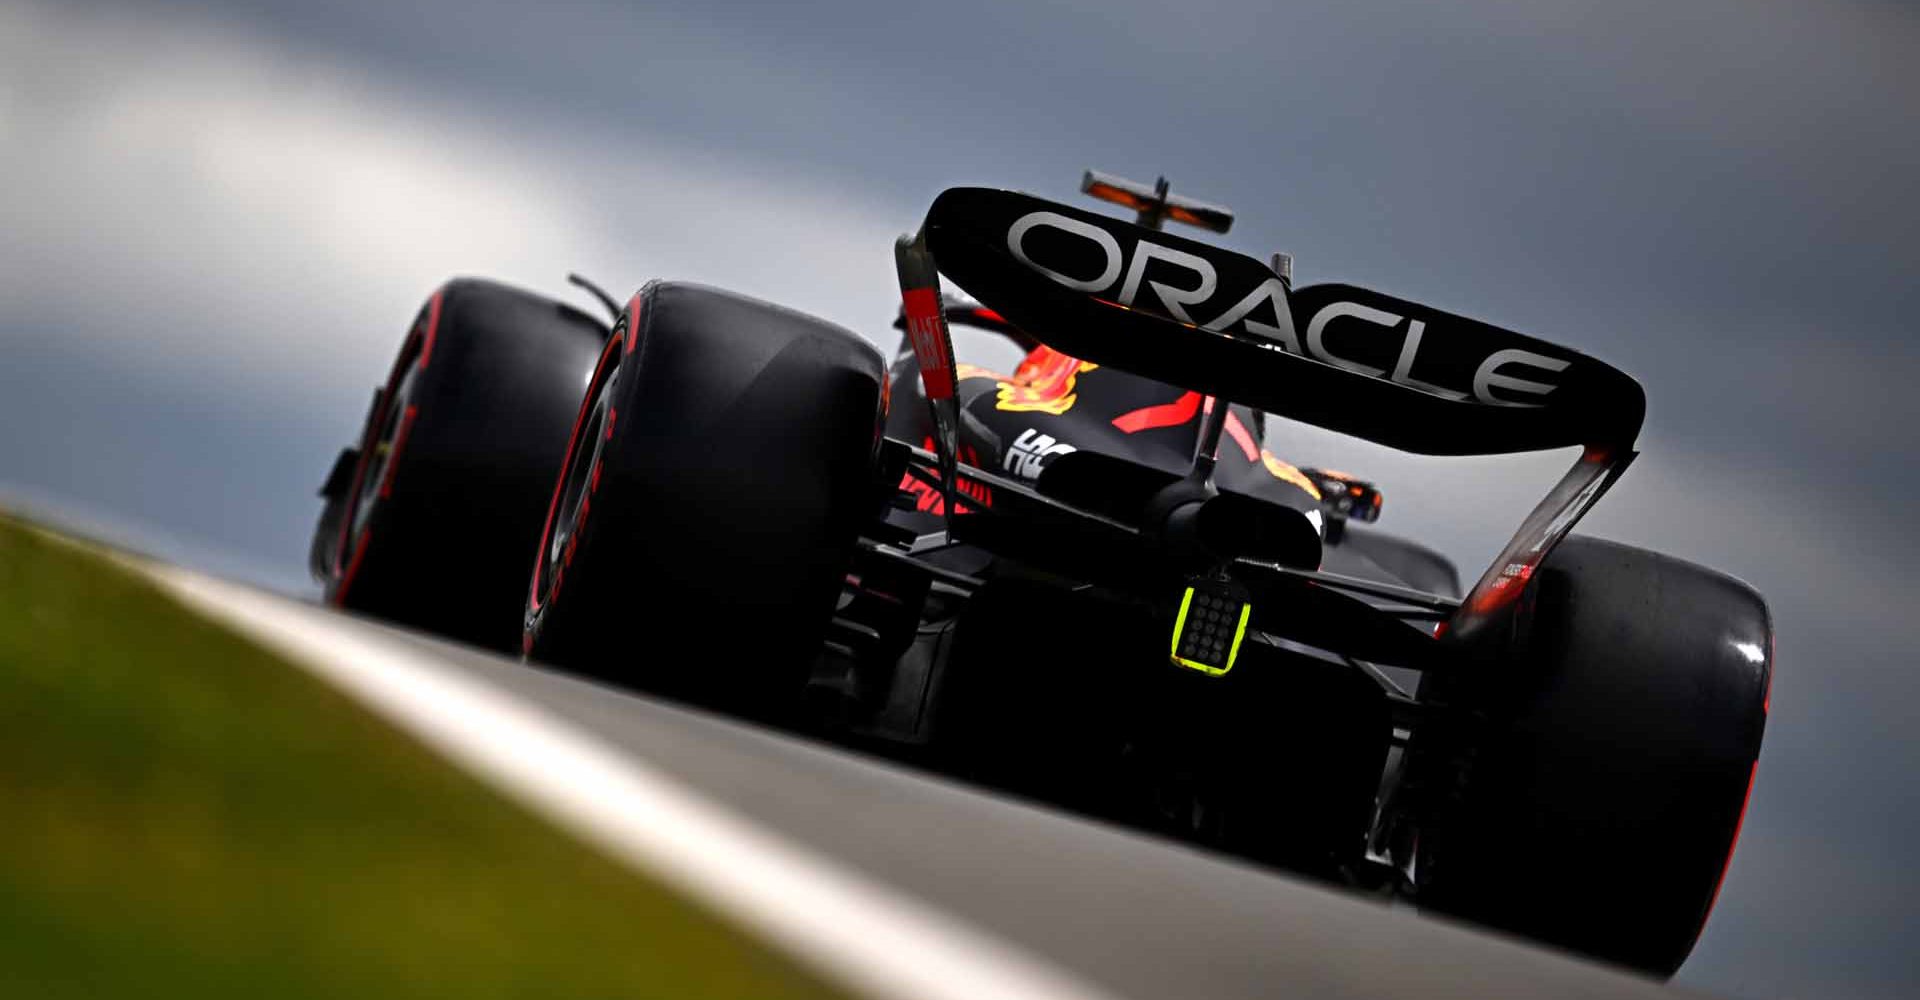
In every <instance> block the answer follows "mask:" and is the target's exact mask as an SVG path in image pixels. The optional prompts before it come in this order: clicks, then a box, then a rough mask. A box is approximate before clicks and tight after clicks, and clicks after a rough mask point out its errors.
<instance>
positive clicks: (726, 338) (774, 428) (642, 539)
mask: <svg viewBox="0 0 1920 1000" xmlns="http://www.w3.org/2000/svg"><path fill="white" fill-rule="evenodd" d="M884 371H885V369H884V366H883V364H882V362H881V358H880V354H879V352H878V351H876V350H875V349H874V348H873V347H872V346H871V345H870V344H868V343H867V342H866V341H864V340H862V339H860V338H859V337H857V336H855V335H854V334H852V333H849V332H847V331H846V330H843V329H841V328H839V327H837V326H833V325H831V324H829V323H825V322H822V321H820V320H817V319H813V318H811V317H808V316H804V315H801V314H799V313H796V312H791V311H789V310H786V309H782V308H779V307H777V306H772V305H769V304H767V303H764V302H759V301H756V300H754V299H749V298H746V297H743V296H739V295H734V294H731V293H728V292H724V291H721V290H719V289H714V288H706V287H702V286H699V285H687V284H676V283H663V282H655V283H653V284H650V285H648V286H646V287H645V288H643V289H641V291H640V293H639V294H638V295H636V296H634V298H633V301H632V302H631V303H629V304H628V306H627V309H626V311H625V313H624V314H623V315H622V316H621V318H620V320H619V322H618V323H616V324H615V326H614V333H613V337H612V339H610V340H609V341H608V342H607V345H606V347H605V349H604V350H603V351H602V353H601V356H600V360H599V363H598V364H597V365H596V366H595V369H594V372H593V376H592V378H591V380H590V381H589V383H588V387H587V395H586V399H585V400H584V401H583V403H582V405H581V408H580V412H579V415H578V418H577V419H576V421H575V425H574V432H573V435H572V441H571V443H570V444H569V445H568V447H567V458H566V463H565V465H564V467H563V468H562V471H561V473H560V476H559V482H558V483H557V485H556V486H555V487H554V490H553V494H552V499H551V501H550V503H549V505H548V514H547V524H546V528H545V530H544V532H543V534H542V537H541V541H540V546H539V561H538V565H537V566H536V567H535V569H534V575H533V580H532V584H531V586H530V587H529V588H528V593H527V602H526V616H525V633H524V648H525V651H526V653H527V655H528V656H529V657H530V658H532V659H535V660H539V661H542V662H546V663H551V664H554V665H556V666H560V667H564V668H566V669H569V670H573V671H577V672H580V673H586V674H591V675H594V676H598V677H602V678H605V679H608V680H611V681H614V682H616V683H620V684H624V685H629V686H634V687H639V688H644V689H647V690H651V691H655V692H658V693H663V694H668V695H671V696H674V697H679V698H684V699H689V700H694V701H700V702H703V703H707V704H711V705H715V706H719V707H724V708H726V709H728V710H730V711H734V712H740V713H745V714H753V715H759V716H779V715H783V714H785V713H787V712H789V711H790V710H791V709H792V708H793V707H794V706H795V705H797V703H798V701H799V697H800V695H801V692H802V690H803V688H804V685H805V681H806V678H807V676H808V672H809V670H810V668H811V665H812V661H813V659H814V657H815V654H816V653H817V652H818V650H819V645H820V641H821V639H822V636H823V634H824V632H825V629H826V626H827V624H828V622H829V620H830V619H831V616H832V614H833V607H834V602H835V600H836V599H837V597H838V596H839V592H840V586H841V583H842V581H843V578H844V575H845V572H846V566H847V561H848V555H849V553H850V551H851V549H852V545H853V542H854V538H855V535H856V533H857V531H858V528H859V525H860V522H861V520H862V518H863V516H864V515H866V514H869V513H871V511H870V510H869V509H868V508H870V507H872V506H873V504H872V500H873V497H874V496H875V491H874V490H873V488H872V482H871V480H872V467H873V456H874V454H875V445H876V443H877V441H878V429H879V426H880V421H881V419H882V418H883V416H884V413H883V410H882V406H883V403H882V391H881V386H882V383H883V380H884Z"/></svg>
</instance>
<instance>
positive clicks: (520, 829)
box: [0, 518, 836, 1000]
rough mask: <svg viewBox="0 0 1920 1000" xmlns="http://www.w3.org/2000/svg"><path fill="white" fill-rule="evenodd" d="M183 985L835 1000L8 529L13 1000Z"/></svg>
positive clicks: (127, 586) (310, 684)
mask: <svg viewBox="0 0 1920 1000" xmlns="http://www.w3.org/2000/svg"><path fill="white" fill-rule="evenodd" d="M173 995H179V996H193V997H196V998H202V1000H215V998H223V997H246V998H248V1000H258V998H262V997H272V998H283V1000H292V998H305V997H349V996H350V997H356V998H360V997H380V998H404V997H416V996H417V997H436V998H442V997H460V998H489V997H543V998H544V997H662V998H666V997H672V998H690V997H768V998H782V997H824V996H832V995H836V994H835V993H834V992H833V991H831V990H829V989H828V988H826V987H825V986H823V985H821V984H820V983H819V982H818V981H817V980H815V979H813V978H812V977H811V976H810V975H809V974H807V973H806V972H804V971H802V970H799V969H797V968H796V967H794V966H793V965H792V964H791V963H790V962H788V961H787V960H786V959H784V958H783V957H781V956H778V955H775V954H772V953H770V952H769V951H767V950H766V949H765V948H763V947H762V946H760V945H758V944H756V943H754V942H752V941H751V940H749V939H747V938H746V937H744V936H742V935H741V934H740V933H738V932H736V931H735V930H733V929H732V928H730V927H728V926H726V925H724V924H722V923H721V922H719V921H717V920H716V919H714V918H713V917H711V916H710V915H708V914H707V913H705V912H704V911H702V910H700V909H699V908H697V907H695V906H692V905H690V904H688V903H687V902H685V901H684V900H682V899H680V898H679V897H677V896H675V895H674V894H673V893H672V892H670V891H669V890H666V889H664V888H662V887H661V886H659V885H656V884H654V883H652V882H650V881H648V880H647V879H645V878H642V877H640V876H637V875H635V874H634V873H632V872H631V871H629V870H627V869H625V868H622V867H620V866H618V865H616V864H614V863H613V862H612V861H610V860H607V859H606V858H604V857H602V856H600V855H599V854H596V853H594V852H592V851H591V850H589V849H587V848H585V847H583V846H582V845H580V844H578V843H577V842H575V841H573V840H571V839H569V838H568V837H566V836H565V835H563V834H561V833H559V832H557V831H556V830H554V829H553V828H551V827H549V826H547V825H546V824H545V823H543V822H542V821H541V820H539V819H538V818H537V817H534V816H533V815H531V814H529V813H527V812H525V811H523V810H522V809H521V808H519V807H518V806H517V805H514V804H512V803H510V802H507V801H506V800H504V799H502V798H500V797H499V796H497V795H496V794H495V793H493V792H492V791H491V790H489V789H488V788H486V787H485V786H484V785H482V784H480V783H479V782H478V781H476V780H475V779H473V778H471V777H469V776H467V775H466V774H464V773H462V772H460V771H457V770H455V769H454V768H453V767H451V766H450V765H448V764H447V763H445V762H444V761H442V760H441V759H439V758H438V757H436V756H434V755H433V754H431V753H430V752H429V751H427V750H425V749H424V748H422V747H421V746H419V745H418V744H416V743H414V742H413V741H411V740H410V739H408V738H407V737H405V736H404V735H402V734H400V733H398V732H396V731H395V730H393V729H391V728H389V727H388V726H387V725H385V724H384V723H382V722H381V721H379V720H378V719H376V718H374V717H373V716H371V715H369V714H368V713H367V712H365V711H364V710H362V709H361V708H360V707H359V706H357V705H355V704H354V703H352V702H351V701H349V700H347V699H346V698H345V697H344V696H342V695H340V694H339V693H337V692H335V691H334V690H332V689H331V688H329V687H327V686H325V685H324V684H322V683H321V682H319V681H317V680H315V679H313V678H312V677H310V676H309V675H307V674H306V673H304V672H302V671H300V670H298V669H296V668H294V667H292V666H290V665H288V664H286V663H285V662H283V661H281V660H279V659H277V658H276V657H275V656H273V655H271V654H269V653H267V652H265V651H263V650H261V649H260V648H258V647H256V646H254V645H252V644H250V643H248V642H246V641H244V640H242V639H239V638H237V637H235V636H234V635H233V634H231V633H229V632H226V631H224V630H223V629H221V628H219V627H217V626H214V625H212V624H210V623H208V622H206V621H204V620H202V619H200V618H197V617H195V616H194V615H193V614H191V613H190V612H188V611H186V610H185V609H183V608H181V607H180V606H179V605H177V604H175V603H174V602H173V601H171V600H170V599H168V598H167V597H166V596H164V595H163V594H161V593H160V592H158V591H157V590H155V589H154V588H153V587H152V586H150V585H148V584H147V583H146V582H145V581H143V580H140V579H138V578H137V577H135V576H133V575H131V574H129V573H128V572H126V571H125V570H123V569H122V568H121V567H119V566H116V565H114V564H112V563H110V562H108V561H106V560H104V559H102V558H100V557H98V556H96V555H93V554H91V553H89V552H85V551H81V550H78V549H76V548H73V547H71V546H67V545H63V544H60V543H59V542H57V541H54V540H51V539H48V538H46V537H44V536H41V535H39V534H37V533H35V532H33V531H30V530H28V529H26V528H24V527H23V526H21V525H19V524H17V523H12V522H9V521H7V520H6V519H4V518H0V996H7V997H35V998H41V1000H51V998H60V997H87V998H95V997H156V996H173Z"/></svg>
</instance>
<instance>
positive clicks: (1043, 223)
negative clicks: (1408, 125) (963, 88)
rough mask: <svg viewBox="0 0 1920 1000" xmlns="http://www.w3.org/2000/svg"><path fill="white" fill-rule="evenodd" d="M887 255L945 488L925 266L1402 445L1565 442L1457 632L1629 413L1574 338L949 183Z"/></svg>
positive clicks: (1479, 620)
mask: <svg viewBox="0 0 1920 1000" xmlns="http://www.w3.org/2000/svg"><path fill="white" fill-rule="evenodd" d="M1156 194H1157V195H1158V196H1159V198H1161V199H1162V200H1164V199H1165V198H1166V192H1165V191H1164V190H1157V191H1156ZM1107 200H1118V199H1114V198H1109V199H1107ZM1221 211H1222V212H1223V213H1224V210H1221ZM1228 218H1230V216H1228ZM1222 228H1224V227H1222ZM896 257H897V261H898V264H899V268H900V279H901V289H902V294H903V298H904V301H905V307H906V310H905V311H906V318H907V326H908V333H909V339H910V340H911V341H912V343H913V346H914V349H915V353H916V355H917V356H918V357H919V360H920V364H921V371H922V375H923V380H924V381H925V383H926V385H927V394H928V396H929V399H930V401H931V402H932V404H933V406H934V410H935V414H934V416H935V423H936V427H938V428H940V430H941V434H940V437H941V439H942V442H941V443H942V445H943V447H942V448H941V449H940V450H941V451H942V452H943V454H942V456H941V457H942V465H943V472H944V473H945V474H946V477H947V479H948V483H949V484H951V482H952V479H951V477H952V469H953V464H952V463H953V458H952V455H951V452H950V450H949V448H950V443H951V437H952V434H951V430H950V428H952V427H953V422H954V420H955V419H956V418H957V413H954V412H952V410H953V408H954V400H953V399H952V367H953V359H952V346H951V342H950V340H949V339H948V337H947V333H946V323H945V317H944V315H943V312H942V309H941V305H940V297H939V280H938V277H939V275H945V276H946V277H947V278H949V279H950V280H952V281H953V282H954V283H955V284H957V285H959V286H960V287H961V288H963V289H965V290H966V291H967V292H968V293H969V294H971V295H973V296H975V297H976V298H978V299H979V300H980V301H981V302H982V303H984V304H985V305H986V306H988V307H989V308H991V309H992V310H994V311H995V312H997V313H999V314H1000V315H1001V316H1004V317H1005V318H1006V320H1007V321H1008V322H1010V323H1012V324H1013V325H1014V326H1016V327H1018V328H1020V329H1021V330H1023V331H1025V332H1026V333H1028V334H1029V335H1031V336H1033V337H1034V338H1036V339H1038V340H1040V341H1041V342H1043V343H1046V344H1048V345H1049V346H1052V347H1055V348H1057V349H1059V350H1061V351H1064V352H1066V353H1068V354H1071V355H1074V356H1076V357H1080V358H1084V359H1086V360H1088V361H1092V362H1096V363H1099V364H1104V365H1111V366H1113V367H1116V368H1121V369H1125V370H1129V371H1133V372H1136V373H1139V374H1142V375H1147V376H1149V377H1152V378H1154V379H1157V380H1160V381H1165V382H1169V383H1172V384H1175V385H1178V386H1181V387H1183V388H1186V389H1192V390H1197V391H1199V392H1202V393H1205V394H1207V395H1211V396H1216V397H1219V398H1221V399H1224V400H1229V401H1232V402H1236V403H1243V404H1246V405H1248V406H1251V407H1254V408H1256V409H1261V410H1265V411H1268V412H1270V413H1274V414H1277V415H1280V416H1283V417H1288V418H1291V419H1295V420H1300V421H1303V422H1305V423H1310V424H1315V425H1317V426H1320V427H1325V428H1327V429H1329V430H1334V431H1339V432H1342V433H1346V434H1352V435H1355V436H1357V437H1363V438H1366V439H1368V440H1371V441H1375V442H1378V443H1380V444H1384V445H1387V446H1389V447H1393V448H1397V449H1399V450H1402V451H1409V452H1415V453H1419V454H1427V455H1485V454H1500V453H1509V452H1521V451H1538V450H1544V449H1549V448H1560V447H1567V446H1572V445H1580V446H1582V454H1581V458H1580V459H1579V461H1577V462H1576V463H1575V464H1574V466H1573V468H1572V469H1570V470H1568V472H1567V474H1566V475H1565V476H1564V477H1563V478H1562V479H1561V481H1560V482H1559V483H1558V484H1557V485H1555V487H1554V488H1553V489H1552V490H1551V491H1550V492H1549V493H1548V495H1547V497H1546V498H1545V499H1543V500H1542V501H1541V503H1540V505H1539V506H1538V507H1536V508H1535V509H1534V511H1533V512H1532V514H1530V515H1529V516H1528V518H1527V520H1526V521H1525V522H1524V523H1523V524H1522V525H1521V528H1520V531H1519V532H1518V533H1517V534H1516V535H1515V536H1514V538H1513V540H1512V541H1511V542H1510V543H1509V544H1508V545H1507V547H1506V549H1505V550H1503V551H1502V552H1501V554H1500V557H1499V558H1498V559H1497V560H1496V561H1495V563H1494V565H1493V566H1492V567H1490V568H1489V569H1488V570H1487V572H1486V573H1485V574H1484V575H1483V576H1482V577H1481V578H1480V581H1479V582H1478V583H1477V584H1476V585H1475V586H1474V588H1473V590H1472V591H1471V592H1470V593H1469V594H1468V595H1467V598H1466V600H1465V601H1464V602H1463V604H1462V605H1461V608H1460V610H1459V611H1458V612H1457V613H1456V614H1455V615H1454V617H1453V619H1452V620H1451V621H1450V622H1449V623H1448V629H1449V631H1450V632H1451V633H1452V634H1453V635H1455V636H1465V635H1468V634H1471V633H1473V632H1475V631H1478V630H1479V628H1480V626H1481V625H1483V624H1484V623H1485V622H1486V621H1488V620H1489V619H1490V617H1491V616H1492V615H1493V614H1494V613H1495V612H1497V611H1498V610H1500V609H1501V608H1502V607H1504V606H1506V605H1507V604H1508V603H1509V602H1510V601H1511V600H1512V598H1513V597H1515V596H1517V595H1518V594H1519V593H1520V591H1521V590H1522V589H1523V587H1524V584H1525V582H1526V580H1527V579H1528V578H1529V577H1531V575H1532V573H1533V571H1534V569H1535V568H1536V567H1537V566H1538V565H1539V564H1540V562H1541V560H1543V559H1544V558H1545V557H1546V554H1547V553H1548V552H1549V551H1550V550H1551V549H1552V547H1553V546H1554V545H1555V544H1557V543H1558V542H1559V540H1560V539H1561V538H1562V537H1564V536H1565V535H1566V533H1567V531H1568V530H1569V529H1570V528H1571V527H1572V526H1573V524H1574V522H1576V521H1577V520H1578V519H1579V518H1580V517H1581V516H1582V515H1583V514H1585V512H1586V511H1587V510H1588V509H1589V508H1590V507H1591V506H1592V504H1593V503H1594V502H1595V501H1596V500H1597V499H1598V498H1599V497H1600V495H1601V494H1603V493H1604V492H1605V491H1606V489H1607V488H1608V487H1609V486H1611V485H1612V483H1613V482H1614V481H1615V480H1617V479H1618V478H1619V476H1620V474H1621V473H1622V472H1624V471H1625V469H1626V467H1627V464H1628V463H1629V462H1631V461H1632V459H1633V457H1634V454H1635V453H1634V451H1633V445H1634V442H1635V440H1636V439H1637V437H1638V436H1639V431H1640V425H1641V421H1642V419H1643V417H1644V415H1645V411H1646V397H1645V394H1644V392H1643V391H1642V390H1641V388H1640V385H1639V383H1638V382H1636V381H1634V380H1633V379H1632V378H1631V377H1629V376H1628V375H1626V374H1625V373H1623V372H1621V371H1619V370H1618V369H1615V368H1613V367H1611V366H1608V365H1606V364H1604V363H1602V362H1600V361H1597V360H1595V359H1593V358H1591V357H1588V356H1587V355H1584V354H1581V353H1580V352H1578V351H1574V350H1570V349H1568V348H1565V347H1561V346H1559V345H1556V344H1552V343H1548V342H1546V341H1543V340H1538V339H1535V338H1533V337H1528V336H1525V335H1523V334H1519V333H1515V332H1513V331H1511V330H1506V329H1502V328H1500V327H1497V326H1492V325H1490V324H1487V323H1482V322H1479V321H1477V320H1473V319H1468V318H1466V317H1463V316H1457V315H1454V314H1452V313H1448V312H1444V311H1441V310H1438V309H1434V308H1432V307H1429V306H1424V305H1421V304H1419V303H1416V302H1410V301H1407V300H1405V299H1399V298H1395V297H1393V296H1389V295H1384V294H1381V293H1379V292H1375V291H1371V290H1368V289H1364V288H1358V287H1355V286H1352V285H1339V284H1330V285H1315V286H1310V287H1307V288H1301V289H1297V290H1296V289H1294V288H1293V287H1292V286H1291V282H1290V281H1289V280H1288V279H1287V277H1286V276H1284V275H1282V274H1277V273H1275V272H1274V271H1273V270H1271V269H1269V268H1268V267H1266V266H1265V265H1263V264H1261V263H1260V262H1259V261H1256V260H1254V259H1253V258H1251V257H1246V256H1243V255H1241V254H1237V253H1233V252H1231V251H1227V250H1222V249H1220V248H1218V247H1213V246H1209V245H1207V244H1204V243H1199V242H1196V241H1194V240H1189V239H1184V238H1181V237H1178V236H1174V235H1171V234H1169V233H1165V232H1162V231H1159V230H1157V229H1150V228H1146V227H1144V226H1141V225H1136V224H1133V223H1130V222H1126V221H1124V220H1120V219H1115V218H1112V217H1109V216H1104V215H1099V214H1096V213H1093V212H1088V211H1083V210H1081V209H1078V208H1074V207H1071V206H1067V205H1061V204H1057V203H1054V202H1050V201H1045V200H1042V199H1040V198H1035V197H1033V196H1031V195H1025V194H1019V193H1016V192H1011V191H999V190H991V189H985V188H953V189H949V190H947V191H945V192H943V193H942V194H941V195H940V196H939V197H938V198H936V199H935V200H934V203H933V206H932V207H931V208H930V209H929V210H928V212H927V217H926V222H925V224H924V226H923V227H922V229H921V231H920V233H919V235H918V236H917V237H914V238H910V239H909V238H902V240H901V241H900V243H899V245H898V246H897V247H896Z"/></svg>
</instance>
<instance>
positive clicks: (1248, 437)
mask: <svg viewBox="0 0 1920 1000" xmlns="http://www.w3.org/2000/svg"><path fill="white" fill-rule="evenodd" d="M1227 436H1228V437H1230V438H1232V439H1233V443H1234V444H1237V445H1239V446H1240V451H1241V453H1242V454H1244V455H1246V456H1247V461H1249V462H1258V461H1260V446H1259V445H1257V444H1254V443H1253V433H1252V432H1251V431H1249V430H1247V425H1246V424H1243V423H1241V422H1240V415H1239V414H1237V413H1233V412H1231V411H1229V412H1228V413H1227Z"/></svg>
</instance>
